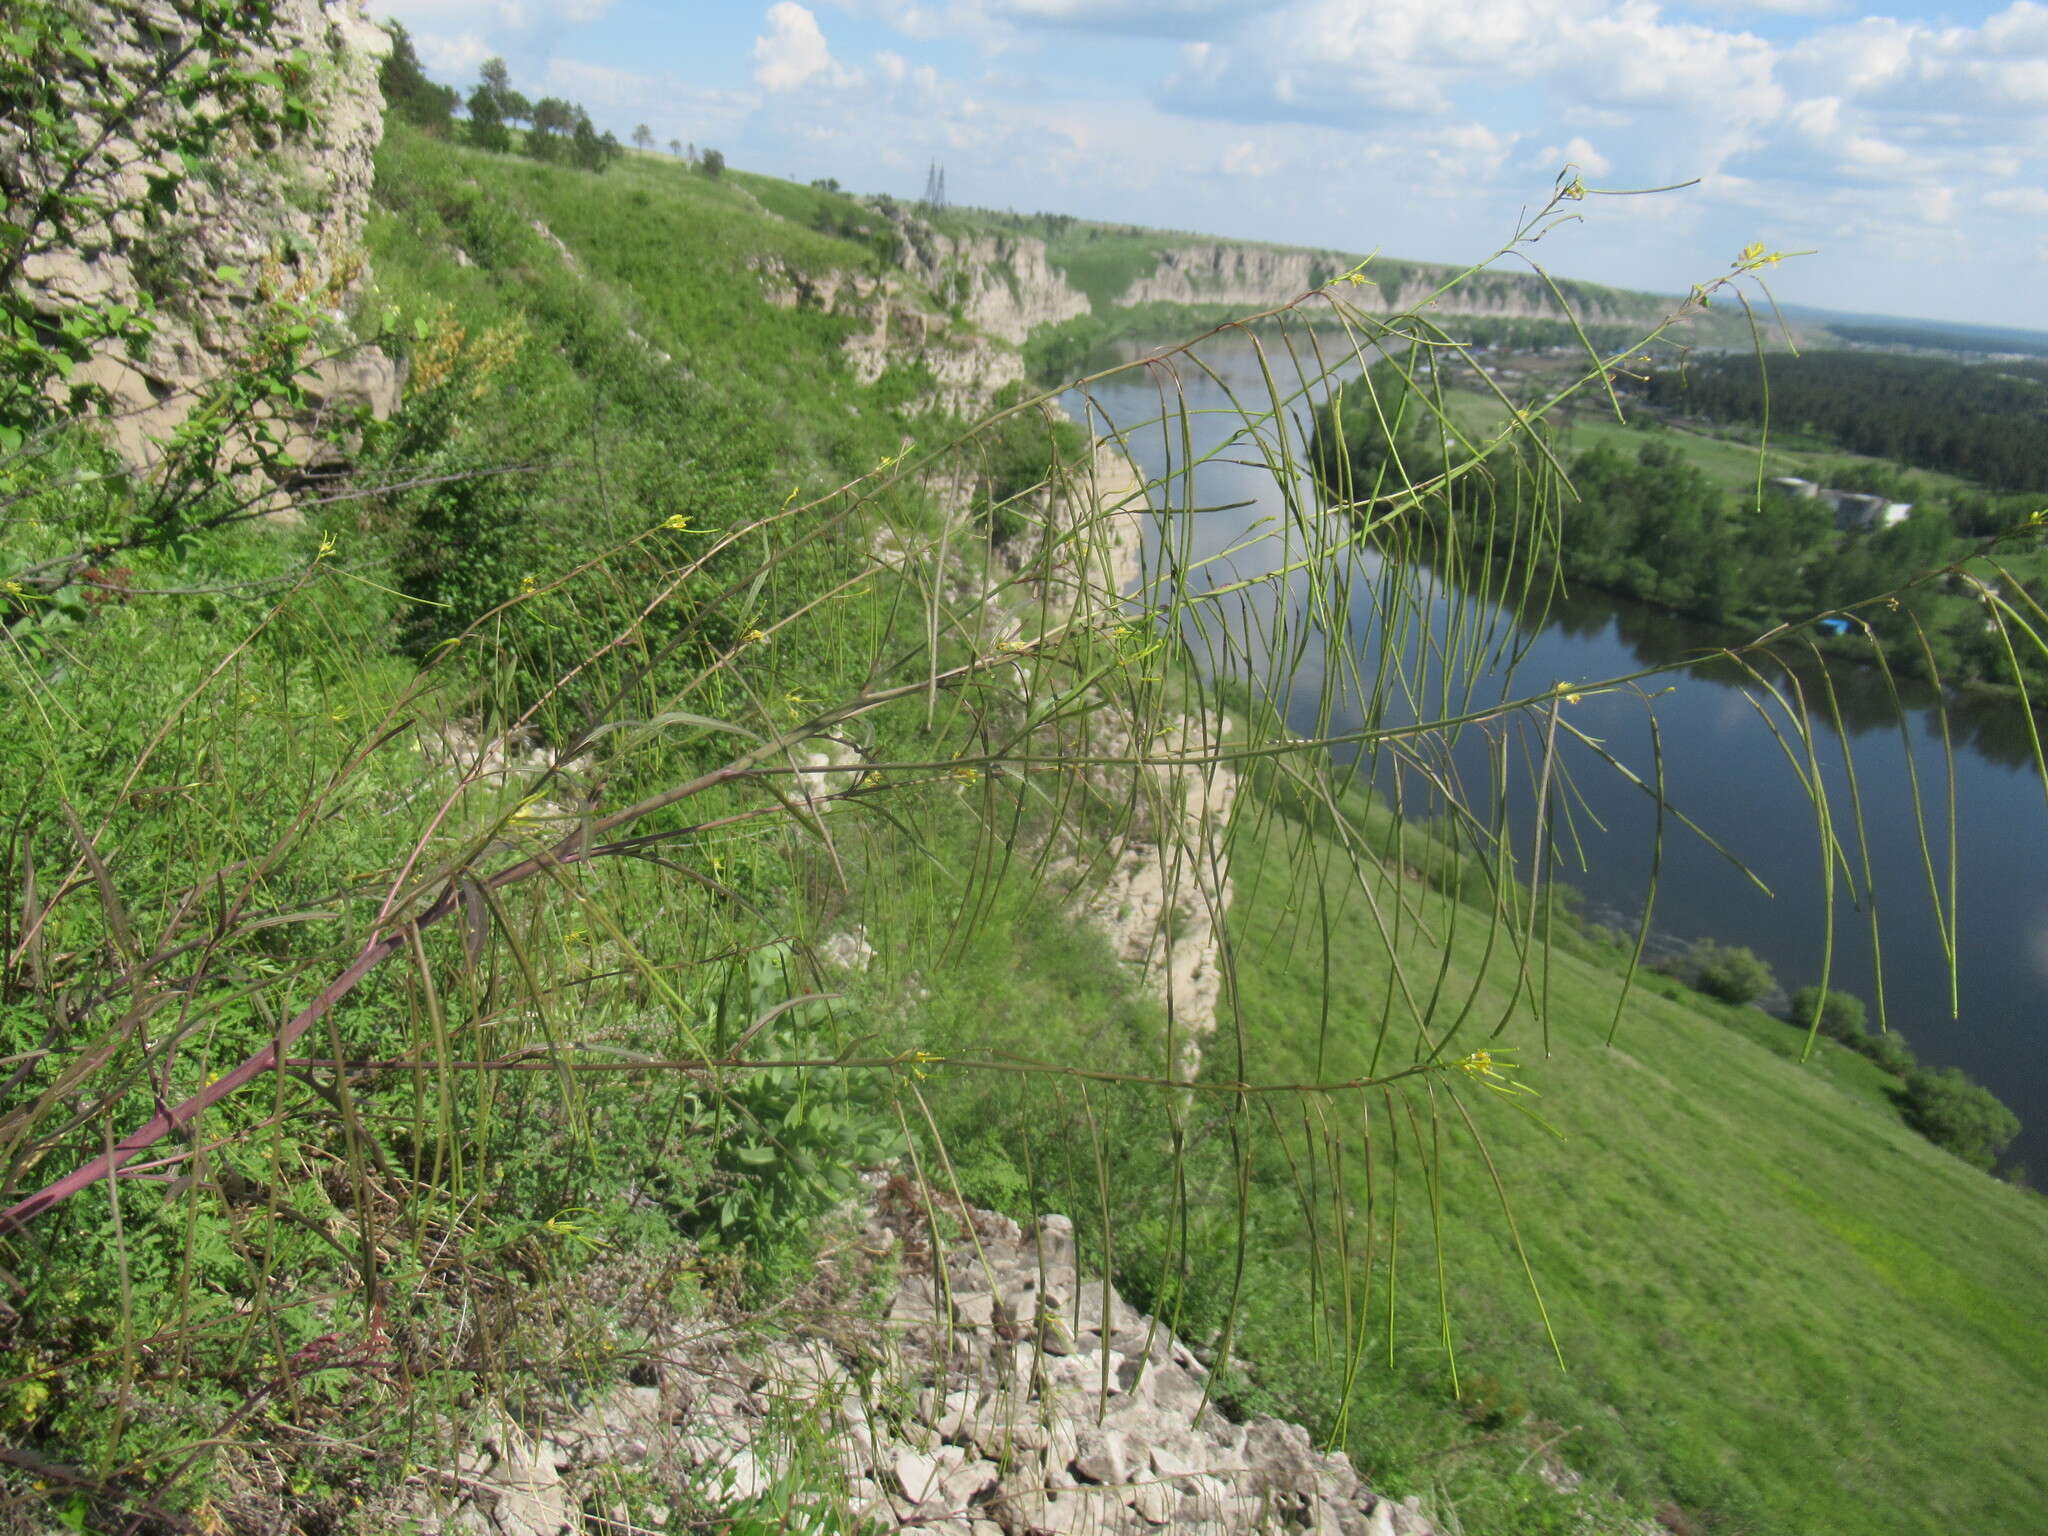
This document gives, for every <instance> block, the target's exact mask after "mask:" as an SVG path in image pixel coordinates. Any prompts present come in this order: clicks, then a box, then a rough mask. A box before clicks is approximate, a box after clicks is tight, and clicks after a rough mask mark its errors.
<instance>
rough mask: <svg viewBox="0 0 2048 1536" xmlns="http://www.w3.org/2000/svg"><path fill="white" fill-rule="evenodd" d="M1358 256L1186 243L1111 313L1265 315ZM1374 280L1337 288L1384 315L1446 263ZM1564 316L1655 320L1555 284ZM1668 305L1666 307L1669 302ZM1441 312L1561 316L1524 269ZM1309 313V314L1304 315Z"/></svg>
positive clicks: (1439, 303) (1407, 265)
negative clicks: (1210, 307) (1568, 309)
mask: <svg viewBox="0 0 2048 1536" xmlns="http://www.w3.org/2000/svg"><path fill="white" fill-rule="evenodd" d="M1357 262H1358V258H1357V257H1355V256H1350V255H1347V254H1345V253H1344V252H1341V251H1315V250H1302V249H1298V248H1291V247H1282V246H1263V245H1229V244H1221V243H1218V244H1206V243H1205V244H1191V245H1175V246H1171V247H1168V248H1165V249H1162V250H1161V251H1160V252H1159V254H1158V262H1157V265H1156V266H1155V267H1154V268H1153V269H1152V271H1151V272H1150V273H1148V274H1146V275H1145V276H1143V277H1141V278H1138V279H1137V280H1136V281H1134V282H1133V283H1132V284H1131V286H1130V287H1129V288H1127V289H1125V290H1124V292H1123V293H1122V294H1120V295H1119V296H1118V298H1117V301H1116V302H1117V304H1118V305H1119V306H1120V307H1126V308H1128V307H1130V306H1133V305H1138V304H1149V303H1167V304H1226V305H1231V306H1234V307H1237V308H1241V309H1265V308H1271V307H1273V306H1275V305H1280V304H1288V303H1292V302H1293V301H1294V300H1296V299H1298V298H1300V297H1301V296H1302V295H1303V294H1305V293H1308V292H1310V291H1312V290H1314V289H1317V288H1321V287H1322V286H1324V285H1325V284H1327V283H1329V282H1330V281H1332V280H1333V279H1334V278H1336V277H1338V276H1339V275H1341V274H1343V273H1345V272H1348V271H1350V270H1351V269H1352V268H1353V267H1354V266H1356V265H1357ZM1365 273H1366V275H1367V276H1368V277H1370V278H1371V279H1373V280H1372V281H1371V282H1368V283H1363V284H1358V285H1355V286H1354V285H1348V284H1347V285H1345V286H1344V287H1342V288H1341V289H1340V290H1339V293H1340V296H1341V297H1342V299H1343V300H1344V302H1345V303H1347V304H1350V305H1352V306H1354V307H1356V308H1358V309H1361V310H1365V311H1367V312H1369V313H1378V314H1387V313H1392V312H1395V311H1399V310H1406V309H1411V308H1415V307H1418V306H1422V305H1424V304H1426V303H1429V302H1430V296H1431V295H1432V294H1433V293H1435V291H1436V290H1437V289H1438V288H1439V287H1440V286H1442V285H1443V284H1444V283H1445V282H1447V281H1449V280H1450V278H1451V277H1452V276H1454V275H1455V274H1454V273H1453V271H1452V269H1450V268H1449V267H1439V266H1433V265H1430V264H1428V263H1424V262H1406V261H1392V262H1379V263H1373V264H1369V265H1368V266H1367V267H1366V268H1365ZM1559 287H1560V288H1561V289H1562V290H1563V291H1564V293H1565V294H1566V296H1567V297H1568V298H1569V300H1570V301H1571V306H1572V310H1573V312H1574V313H1575V314H1577V315H1578V317H1579V319H1580V320H1582V321H1584V322H1586V323H1588V324H1599V323H1605V322H1621V323H1624V324H1632V325H1653V324H1655V323H1656V322H1657V321H1659V320H1661V319H1662V318H1663V312H1662V308H1661V307H1660V305H1659V304H1658V302H1657V301H1655V300H1646V299H1644V298H1642V297H1640V296H1637V295H1625V294H1618V293H1615V292H1612V291H1610V290H1607V289H1598V288H1589V287H1586V286H1584V285H1581V284H1573V283H1561V284H1560V285H1559ZM1674 303H1675V301H1674ZM1433 307H1434V309H1435V311H1436V312H1437V313H1439V314H1444V315H1487V316H1498V317H1502V318H1511V319H1560V318H1562V317H1563V314H1564V311H1563V310H1562V309H1560V308H1559V307H1558V304H1557V300H1556V299H1555V298H1554V297H1553V296H1552V295H1551V293H1550V290H1549V289H1548V288H1547V287H1546V286H1545V285H1544V283H1543V281H1542V280H1541V279H1540V278H1538V277H1537V276H1536V275H1535V274H1533V273H1527V272H1502V271H1486V272H1478V273H1474V274H1473V275H1472V276H1470V277H1467V278H1466V279H1465V280H1464V281H1462V282H1461V283H1459V284H1458V286H1457V287H1456V288H1454V289H1452V290H1451V291H1450V292H1449V293H1447V294H1445V295H1444V296H1443V297H1442V298H1441V299H1437V300H1435V301H1434V306H1433ZM1309 313H1310V314H1311V315H1313V313H1314V311H1313V309H1311V310H1310V311H1309Z"/></svg>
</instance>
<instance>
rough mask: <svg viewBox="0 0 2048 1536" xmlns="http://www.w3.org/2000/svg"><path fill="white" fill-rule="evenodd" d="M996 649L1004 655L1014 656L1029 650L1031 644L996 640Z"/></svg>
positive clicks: (1027, 641) (1020, 641)
mask: <svg viewBox="0 0 2048 1536" xmlns="http://www.w3.org/2000/svg"><path fill="white" fill-rule="evenodd" d="M996 649H997V650H999V651H1001V652H1003V653H1004V654H1005V655H1009V656H1015V655H1017V654H1018V653H1019V652H1021V651H1028V650H1030V649H1031V642H1030V641H1029V640H998V641H997V642H996Z"/></svg>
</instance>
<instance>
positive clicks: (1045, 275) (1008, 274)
mask: <svg viewBox="0 0 2048 1536" xmlns="http://www.w3.org/2000/svg"><path fill="white" fill-rule="evenodd" d="M888 217H889V219H890V220H891V222H892V223H894V224H895V226H896V235H897V245H896V264H897V265H898V266H900V267H901V268H902V269H903V270H904V271H905V272H906V273H908V274H909V275H910V276H911V277H912V278H913V279H915V280H916V281H917V282H918V283H920V284H921V285H923V287H924V288H925V289H926V290H927V291H929V292H930V293H931V294H932V296H933V297H934V298H936V299H937V300H938V301H939V302H940V303H942V304H945V305H948V306H952V305H957V306H958V307H959V310H960V314H961V316H962V318H963V319H966V320H968V321H971V322H972V323H973V324H974V325H976V326H978V327H980V329H982V330H984V331H986V332H988V334H989V335H991V336H997V337H1000V338H1001V339H1002V340H1004V341H1007V342H1010V343H1011V344H1013V345H1021V344H1022V343H1023V341H1024V339H1025V337H1027V336H1029V335H1030V334H1031V332H1032V331H1033V330H1035V329H1037V328H1038V327H1039V326H1041V325H1057V324H1058V323H1059V322H1060V321H1062V320H1071V319H1073V318H1074V317H1075V316H1077V315H1085V314H1087V313H1088V311H1089V304H1088V299H1087V296H1086V295H1085V294H1083V293H1081V292H1080V291H1079V290H1078V289H1076V288H1073V287H1071V286H1070V285H1069V284H1068V282H1067V280H1066V277H1065V275H1064V274H1062V273H1061V272H1059V271H1057V270H1056V269H1055V268H1054V267H1053V266H1052V265H1051V264H1050V263H1049V262H1047V260H1046V259H1045V242H1044V241H1043V240H1038V239H1034V238H1032V237H1031V236H1028V235H979V236H974V237H970V238H965V239H962V238H955V237H954V236H951V235H942V234H940V233H939V232H938V231H937V230H935V229H933V228H932V227H931V226H930V225H929V224H927V223H925V222H924V221H923V220H922V219H919V218H916V217H915V216H913V215H911V214H909V213H906V212H904V211H903V210H902V209H900V208H899V209H893V210H891V211H890V212H889V214H888Z"/></svg>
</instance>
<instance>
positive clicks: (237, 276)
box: [213, 267, 242, 287]
mask: <svg viewBox="0 0 2048 1536" xmlns="http://www.w3.org/2000/svg"><path fill="white" fill-rule="evenodd" d="M213 275H214V277H215V278H216V279H217V280H219V281H220V282H223V283H231V284H233V285H235V286H236V287H240V286H241V283H242V269H241V268H240V267H215V268H214V269H213Z"/></svg>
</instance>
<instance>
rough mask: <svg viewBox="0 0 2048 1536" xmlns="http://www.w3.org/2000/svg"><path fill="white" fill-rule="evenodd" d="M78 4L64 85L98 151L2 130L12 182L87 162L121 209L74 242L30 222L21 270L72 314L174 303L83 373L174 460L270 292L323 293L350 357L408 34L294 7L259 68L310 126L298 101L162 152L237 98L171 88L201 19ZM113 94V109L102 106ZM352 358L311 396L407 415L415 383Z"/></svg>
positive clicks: (106, 199)
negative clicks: (167, 158)
mask: <svg viewBox="0 0 2048 1536" xmlns="http://www.w3.org/2000/svg"><path fill="white" fill-rule="evenodd" d="M68 9H69V11H70V12H71V15H72V18H73V20H74V21H75V22H76V24H77V25H78V26H79V28H80V30H81V32H82V33H83V34H84V36H85V39H86V41H87V45H88V47H87V51H86V53H85V56H84V57H81V58H78V59H76V60H75V61H74V67H73V73H72V74H71V75H68V76H67V77H66V78H65V79H64V80H63V81H62V82H60V84H61V85H62V86H64V87H65V90H64V95H65V98H66V99H67V100H69V101H72V102H74V103H75V104H76V105H75V107H74V117H75V118H77V119H79V123H78V126H79V128H80V130H81V132H80V142H82V143H84V144H86V145H89V146H91V148H90V152H89V154H88V155H87V157H86V159H85V160H84V162H83V163H82V164H81V165H79V166H78V167H77V168H76V169H75V170H72V169H71V168H70V167H69V166H68V165H66V164H65V163H62V162H57V161H52V160H49V159H48V158H47V157H42V156H39V155H38V154H37V152H36V147H35V145H34V143H33V142H32V141H31V140H29V139H28V138H27V137H26V136H25V135H24V134H22V133H21V132H19V131H12V132H0V179H4V182H5V184H6V185H9V186H15V187H25V188H35V187H39V186H49V185H53V184H56V183H57V182H59V181H61V180H63V179H64V177H65V176H66V174H67V172H68V173H69V175H70V182H69V184H71V185H75V186H79V187H82V188H86V189H88V190H89V193H90V196H91V201H92V202H93V203H94V204H97V205H99V206H100V207H101V208H102V209H103V210H104V211H103V212H101V213H98V214H95V215H91V216H89V217H86V218H84V219H83V220H82V221H81V222H80V223H78V224H77V225H76V226H75V227H74V229H73V231H72V233H71V238H68V239H66V240H65V241H64V242H62V243H61V244H60V243H57V242H55V241H40V240H39V239H38V235H39V233H40V232H39V231H29V241H28V250H27V254H26V256H25V257H24V259H23V261H22V262H21V265H20V270H19V272H18V273H17V274H16V277H15V283H16V286H17V290H18V291H19V292H20V293H21V294H22V295H23V296H25V297H26V298H27V300H28V301H29V304H30V306H31V307H32V309H33V310H34V311H35V312H36V313H37V314H38V315H41V316H44V317H47V318H48V320H49V321H51V322H52V323H56V322H58V321H60V319H61V317H63V316H64V315H66V314H67V313H76V312H77V311H79V310H80V309H81V308H103V307H105V306H108V305H116V304H118V305H126V306H128V307H130V308H131V309H132V308H137V307H143V306H154V308H155V311H156V322H155V328H154V333H153V335H152V337H151V338H150V340H149V343H148V345H147V348H146V350H145V351H144V352H143V353H142V355H141V356H129V355H128V354H127V353H126V352H125V351H123V350H119V349H116V348H114V347H111V346H109V347H105V348H103V349H102V350H101V351H100V352H99V353H98V354H97V355H96V356H95V357H94V359H93V360H92V361H91V362H90V363H89V364H87V365H86V366H85V367H84V368H83V369H81V370H79V372H78V373H77V374H75V375H74V377H73V383H74V384H89V385H96V386H98V387H99V388H100V389H101V390H103V391H104V392H105V394H106V396H107V398H108V400H109V401H110V402H111V406H112V414H111V418H110V423H109V425H110V427H111V433H112V438H113V442H114V445H115V447H116V448H117V450H118V451H119V452H120V453H121V455H122V457H123V458H124V459H125V460H126V461H127V462H128V463H129V464H130V465H131V466H133V467H136V468H138V469H139V468H145V467H147V466H148V465H149V464H150V463H152V462H153V461H154V460H155V459H156V458H157V457H158V455H159V450H158V449H157V448H156V446H155V443H154V440H155V439H157V438H160V437H162V436H163V435H164V434H166V433H168V432H169V431H170V430H171V429H172V428H173V427H174V426H176V424H177V423H178V422H179V421H181V420H183V419H184V417H185V415H186V414H187V413H188V412H189V411H190V410H191V408H192V406H193V404H194V403H195V402H196V400H197V399H198V397H199V396H200V395H201V394H202V393H203V392H204V391H205V390H206V388H207V386H208V385H210V384H211V383H213V382H214V381H215V380H216V379H218V378H219V377H220V376H221V375H222V374H223V372H225V371H226V370H227V369H228V368H229V367H230V366H232V364H233V363H234V362H235V360H236V359H237V358H238V357H239V356H240V355H241V353H242V351H243V349H244V348H245V347H246V345H247V343H248V341H249V338H250V336H251V335H252V333H253V331H254V329H255V328H256V326H257V325H259V324H260V323H261V320H262V317H263V314H264V312H265V309H266V303H267V300H268V299H270V298H274V297H277V296H280V295H282V296H286V297H291V298H294V299H298V300H301V301H304V302H307V303H311V304H313V305H315V306H317V307H318V309H319V310H320V311H322V312H323V315H324V318H325V320H326V322H327V323H328V324H329V325H331V326H333V328H334V334H333V335H332V336H330V337H327V338H322V339H323V340H324V341H328V342H331V343H334V344H336V350H341V348H342V344H344V343H345V341H346V337H345V335H344V334H343V333H342V332H341V330H340V327H339V322H340V321H341V319H342V318H343V317H344V313H345V310H346V307H347V306H348V304H349V303H350V301H351V299H352V297H353V296H354V294H355V293H356V292H357V291H358V289H359V286H360V284H361V282H362V279H363V275H364V266H363V261H362V256H361V251H360V237H361V233H362V227H363V220H364V218H365V216H366V215H367V213H368V211H369V204H370V183H371V179H372V176H373V173H374V168H373V159H372V157H373V155H374V152H375V150H376V147H377V143H378V140H379V138H380V137H381V136H382V133H383V110H384V103H383V98H382V96H381V94H380V93H379V90H378V85H377V67H378V60H379V58H380V57H381V55H382V54H383V52H384V50H385V49H386V48H387V47H388V46H389V39H388V38H387V36H386V35H385V33H384V32H383V30H382V29H381V28H379V27H377V26H375V25H373V24H372V23H371V22H370V20H369V18H368V15H367V12H366V11H365V9H364V0H324V3H323V0H278V4H277V12H278V26H277V31H276V34H275V36H274V39H273V42H274V45H275V46H274V47H272V48H270V49H268V50H266V51H264V52H260V53H257V54H256V55H254V56H253V57H251V58H250V59H249V60H248V64H249V67H250V68H251V69H252V70H258V71H263V70H269V71H272V72H276V71H285V72H287V73H289V74H290V75H291V76H292V77H293V78H295V79H297V80H302V81H303V84H302V85H301V86H300V87H299V90H300V94H301V95H302V97H303V99H304V102H305V105H306V107H307V108H308V110H307V111H306V113H305V114H304V117H303V119H295V118H294V117H293V116H292V115H290V114H281V115H280V117H279V120H278V121H277V122H276V123H274V124H271V125H267V126H260V127H259V126H245V127H238V128H236V129H234V130H233V131H232V132H231V133H230V134H229V135H228V136H227V138H226V139H225V140H224V141H222V142H221V143H220V144H219V145H217V147H216V152H215V154H214V156H213V158H212V160H211V161H210V162H209V163H208V164H206V165H204V166H203V167H196V168H194V167H185V166H178V165H167V164H164V163H161V161H160V159H158V158H153V157H152V152H151V149H150V148H149V146H151V145H155V144H160V143H162V142H164V141H165V140H166V139H167V138H168V137H170V136H171V133H172V131H173V130H175V129H176V128H177V126H178V124H179V121H180V119H181V115H182V118H183V119H184V120H188V121H189V120H191V119H193V118H195V117H196V116H197V115H198V114H200V113H204V112H208V111H211V110H216V109H217V104H215V103H212V102H209V101H206V100H203V99H202V100H200V101H197V102H192V103H185V102H181V101H180V100H179V99H178V93H177V92H176V91H175V90H171V89H166V88H164V86H163V85H162V82H161V76H162V74H163V72H164V70H165V69H166V68H169V67H172V66H173V64H174V62H175V61H176V60H177V59H178V58H179V57H180V56H181V55H182V53H183V51H184V50H185V49H187V48H188V47H189V46H190V45H191V43H192V39H193V38H194V36H195V35H196V28H195V25H194V23H193V22H192V20H191V19H190V18H189V17H188V16H187V15H186V14H185V13H184V12H183V10H182V9H181V8H180V7H179V6H177V5H175V4H171V3H167V0H146V3H142V4H133V5H114V4H107V3H101V0H90V3H81V4H78V5H75V6H72V7H69V8H68ZM295 55H300V56H302V58H299V59H295V58H294V56H295ZM288 61H289V62H288ZM95 104H112V106H111V109H110V110H105V111H103V112H102V111H96V107H95ZM102 119H103V120H102ZM346 351H347V355H345V356H336V357H334V358H332V359H331V360H329V361H328V362H326V363H324V364H323V365H322V367H321V370H320V374H319V377H318V379H317V380H316V381H314V383H313V386H312V388H311V390H310V391H309V392H310V393H311V394H312V395H313V397H314V399H315V401H316V404H317V403H321V402H339V401H341V400H344V399H347V400H351V401H353V402H356V403H367V404H370V405H371V406H372V407H373V408H378V409H382V408H388V407H389V405H390V404H391V403H392V402H393V400H394V399H395V396H396V392H397V381H396V377H395V373H394V371H393V369H392V366H391V364H390V363H389V362H388V361H386V360H384V359H383V358H381V357H380V356H378V355H376V354H374V353H372V352H368V351H366V350H363V349H353V348H348V349H346Z"/></svg>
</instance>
